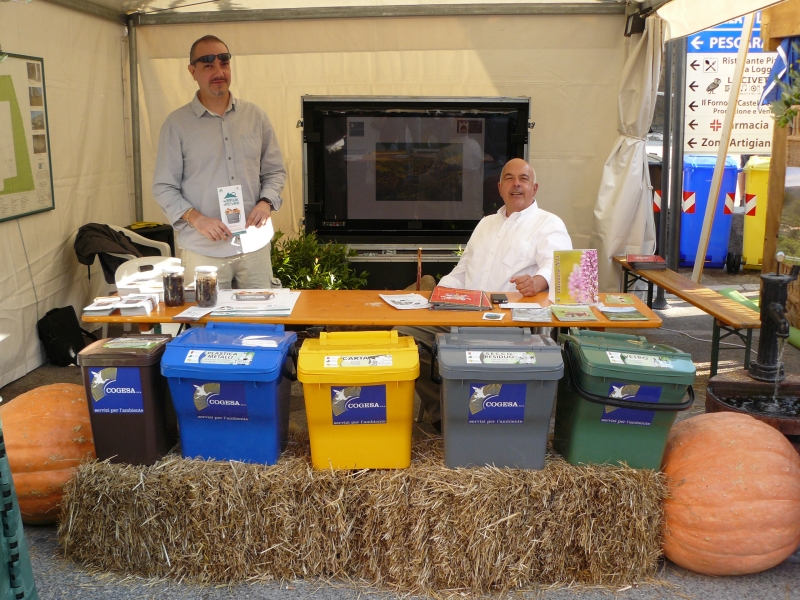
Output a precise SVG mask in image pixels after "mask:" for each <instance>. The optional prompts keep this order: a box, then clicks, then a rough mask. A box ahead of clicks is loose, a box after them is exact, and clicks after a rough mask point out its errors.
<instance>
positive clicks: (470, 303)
mask: <svg viewBox="0 0 800 600" xmlns="http://www.w3.org/2000/svg"><path fill="white" fill-rule="evenodd" d="M429 302H430V304H431V308H433V309H434V310H491V309H492V303H491V302H490V301H489V296H487V295H486V292H482V291H480V290H462V289H458V288H448V287H443V286H440V285H437V286H436V287H435V288H433V292H431V297H430V300H429Z"/></svg>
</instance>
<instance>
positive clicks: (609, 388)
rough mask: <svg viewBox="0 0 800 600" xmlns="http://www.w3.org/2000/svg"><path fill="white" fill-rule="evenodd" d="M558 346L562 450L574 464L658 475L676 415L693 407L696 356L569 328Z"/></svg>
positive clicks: (557, 444) (557, 436) (556, 439)
mask: <svg viewBox="0 0 800 600" xmlns="http://www.w3.org/2000/svg"><path fill="white" fill-rule="evenodd" d="M559 343H560V344H562V353H563V356H564V371H565V373H564V377H563V378H562V379H561V381H559V385H558V397H557V401H556V423H555V432H554V435H553V447H554V448H555V449H556V451H557V452H559V453H560V454H561V455H562V456H564V458H566V459H567V461H568V462H570V463H571V464H598V463H625V464H627V465H628V466H629V467H633V468H636V469H660V468H661V458H662V456H663V454H664V447H665V446H666V443H667V436H668V435H669V430H670V427H672V423H673V422H674V421H675V417H676V416H677V413H678V411H681V410H686V409H687V408H690V407H691V405H692V403H693V402H694V392H693V390H692V384H693V383H694V380H695V368H694V363H692V357H691V356H690V355H689V354H686V353H685V352H681V351H680V350H677V349H675V348H672V347H670V346H665V345H663V344H652V343H650V342H648V341H647V339H646V338H645V337H642V336H634V335H626V334H619V333H604V332H594V331H587V330H577V329H571V330H570V333H569V334H568V335H566V334H562V335H560V336H559ZM687 393H688V396H689V398H688V400H684V397H685V396H686V395H687Z"/></svg>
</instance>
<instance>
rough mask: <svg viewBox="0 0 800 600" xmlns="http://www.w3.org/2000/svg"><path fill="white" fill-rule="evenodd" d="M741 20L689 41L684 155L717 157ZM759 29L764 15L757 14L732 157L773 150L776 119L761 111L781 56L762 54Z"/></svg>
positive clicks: (730, 22) (737, 110)
mask: <svg viewBox="0 0 800 600" xmlns="http://www.w3.org/2000/svg"><path fill="white" fill-rule="evenodd" d="M743 20H744V18H743V17H742V18H739V19H734V20H733V21H729V22H727V23H723V24H722V25H718V26H717V27H712V28H711V29H707V30H705V31H701V32H700V33H697V34H694V35H692V36H689V45H688V55H687V59H686V63H687V67H686V87H687V90H686V108H685V115H686V119H685V131H684V152H687V153H690V154H716V153H717V150H718V148H719V142H720V138H721V137H722V131H721V130H722V122H723V121H724V119H725V113H726V111H727V108H728V94H729V93H730V86H731V84H732V79H733V73H734V70H735V68H736V58H737V56H736V53H737V51H738V47H739V42H740V39H741V35H742V23H743ZM760 29H761V14H760V13H757V14H756V21H755V25H754V28H753V35H752V37H751V39H750V46H749V49H748V54H747V59H746V63H745V69H744V74H743V76H742V83H741V87H740V88H739V99H738V101H737V103H736V116H735V117H734V120H733V130H732V131H731V142H730V146H729V147H728V152H729V153H731V154H770V151H771V146H772V123H773V120H772V117H771V115H770V111H769V107H768V106H759V104H758V101H759V99H760V98H761V93H762V91H763V90H764V86H765V85H766V83H767V78H768V77H769V72H770V70H771V69H772V64H773V63H774V62H775V57H776V56H777V53H775V52H763V51H762V44H761V38H760V37H759V35H760Z"/></svg>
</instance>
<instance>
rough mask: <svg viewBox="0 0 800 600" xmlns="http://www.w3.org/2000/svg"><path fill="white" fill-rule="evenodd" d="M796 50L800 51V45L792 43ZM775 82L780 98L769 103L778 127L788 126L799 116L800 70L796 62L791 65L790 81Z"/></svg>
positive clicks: (777, 80)
mask: <svg viewBox="0 0 800 600" xmlns="http://www.w3.org/2000/svg"><path fill="white" fill-rule="evenodd" d="M792 46H793V47H794V50H795V52H800V46H798V45H797V44H792ZM775 84H776V85H777V86H778V89H779V90H780V92H781V95H780V98H778V99H777V100H775V102H771V103H770V105H769V108H770V110H771V111H772V116H773V118H774V119H775V123H776V124H777V125H778V127H786V126H787V125H788V124H789V123H791V122H792V120H793V119H794V118H795V117H796V116H797V111H798V104H800V72H799V71H797V69H795V68H794V64H790V65H789V82H788V83H787V82H784V81H781V80H779V79H776V80H775Z"/></svg>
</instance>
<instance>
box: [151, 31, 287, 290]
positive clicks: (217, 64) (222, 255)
mask: <svg viewBox="0 0 800 600" xmlns="http://www.w3.org/2000/svg"><path fill="white" fill-rule="evenodd" d="M189 73H190V74H191V75H192V77H193V78H194V80H195V81H196V82H197V87H198V88H199V89H198V91H197V94H196V95H195V97H194V98H193V99H192V101H191V102H190V103H189V104H187V105H185V106H182V107H181V108H179V109H178V110H176V111H174V112H173V113H171V114H170V115H169V116H168V117H167V120H166V121H165V122H164V125H163V127H162V128H161V136H160V138H159V142H158V158H157V160H156V167H155V174H154V177H153V196H154V197H155V199H156V202H158V204H159V206H161V209H162V210H163V211H164V214H165V215H166V216H167V218H168V219H169V221H170V223H171V224H172V226H173V227H174V228H175V229H176V231H177V232H178V246H180V248H181V249H182V260H183V265H184V267H186V270H187V275H188V276H190V277H191V274H192V273H193V272H194V268H195V267H196V266H198V265H208V266H215V267H217V268H218V271H217V281H218V284H219V287H220V288H231V287H232V283H233V281H234V280H235V281H236V286H237V287H238V288H270V287H272V285H273V281H272V263H271V260H270V246H269V243H267V244H266V245H265V246H264V247H263V248H260V249H258V250H254V251H252V252H248V253H246V254H243V253H242V247H241V243H240V240H239V239H238V236H233V235H232V234H231V232H230V230H229V229H228V227H227V226H226V225H225V224H224V223H223V222H222V220H221V219H220V217H221V213H220V205H219V198H218V195H217V188H220V187H227V186H233V185H241V186H242V196H243V201H244V213H245V214H246V215H247V220H246V225H247V226H248V227H250V226H251V225H252V226H254V227H257V228H258V227H263V226H264V225H266V224H267V221H268V220H269V219H270V215H271V213H272V211H275V210H278V209H279V208H280V206H281V202H282V201H281V192H282V191H283V186H284V184H285V183H286V170H285V169H284V167H283V157H282V156H281V150H280V148H279V147H278V141H277V139H276V138H275V132H274V130H273V129H272V125H271V124H270V122H269V119H268V118H267V115H266V113H265V112H264V111H263V110H261V109H260V108H259V107H257V106H256V105H254V104H251V103H249V102H245V101H244V100H240V99H238V98H234V97H233V94H231V92H230V89H229V88H230V84H231V53H230V51H229V50H228V46H227V45H226V44H225V43H224V42H223V41H222V40H220V39H219V38H217V37H214V36H213V35H206V36H203V37H201V38H200V39H199V40H197V41H196V42H195V43H194V44H192V48H191V50H190V51H189ZM243 235H248V234H247V233H245V234H243Z"/></svg>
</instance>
